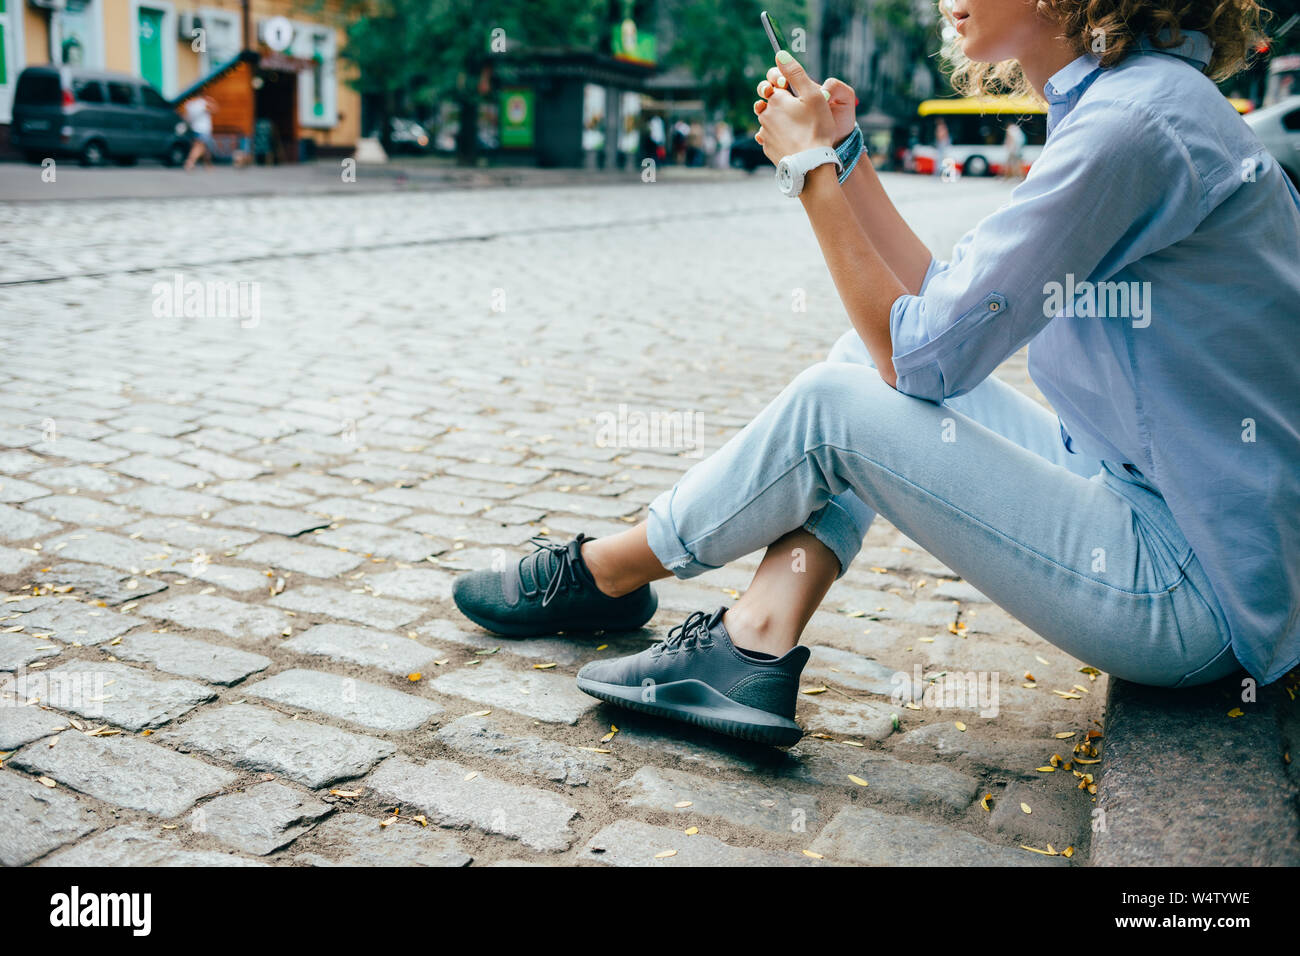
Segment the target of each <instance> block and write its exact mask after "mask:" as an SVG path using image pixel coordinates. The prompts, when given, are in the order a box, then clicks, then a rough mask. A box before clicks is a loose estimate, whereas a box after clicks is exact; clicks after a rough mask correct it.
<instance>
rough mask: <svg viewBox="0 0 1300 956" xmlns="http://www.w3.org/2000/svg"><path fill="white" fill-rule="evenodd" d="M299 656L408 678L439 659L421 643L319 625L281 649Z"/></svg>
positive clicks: (371, 631) (341, 626)
mask: <svg viewBox="0 0 1300 956" xmlns="http://www.w3.org/2000/svg"><path fill="white" fill-rule="evenodd" d="M282 646H283V647H285V648H288V649H289V650H291V651H297V652H298V653H299V654H316V655H320V656H323V657H329V658H332V659H334V660H336V661H346V662H348V663H351V664H360V665H361V666H362V667H373V668H375V669H377V670H381V671H384V672H386V673H389V674H394V675H396V676H398V677H405V676H407V675H409V674H413V673H417V672H422V671H424V670H425V668H426V667H427V666H428V665H429V664H431V663H432V662H433V660H434V658H436V657H437V656H438V654H437V652H436V651H435V650H434V649H433V648H431V647H426V646H425V645H423V644H421V643H420V642H418V641H413V640H411V639H410V638H407V637H399V636H397V635H396V634H389V633H387V632H385V631H376V630H374V629H373V628H366V627H349V626H347V625H345V624H318V625H316V626H315V627H313V628H311V629H309V630H307V631H304V632H303V633H301V634H299V635H298V636H297V637H295V638H293V639H292V640H289V641H285V642H284V644H283V645H282Z"/></svg>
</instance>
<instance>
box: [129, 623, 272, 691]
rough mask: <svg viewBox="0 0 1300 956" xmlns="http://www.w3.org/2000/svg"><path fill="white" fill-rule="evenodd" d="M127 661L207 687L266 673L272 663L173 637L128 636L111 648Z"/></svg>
mask: <svg viewBox="0 0 1300 956" xmlns="http://www.w3.org/2000/svg"><path fill="white" fill-rule="evenodd" d="M113 653H114V654H115V655H116V656H117V657H120V658H121V659H122V660H126V661H143V662H146V663H149V664H152V665H153V666H154V667H156V668H158V669H159V670H161V671H166V672H167V673H169V674H179V675H180V676H181V677H194V678H197V679H199V680H204V681H207V682H208V683H209V684H227V685H229V684H235V683H238V682H239V681H241V680H243V679H244V678H245V677H248V676H249V675H250V674H256V673H257V672H258V671H263V670H266V668H268V667H270V666H271V663H272V662H271V659H270V658H269V657H263V656H262V655H261V654H250V653H249V652H248V651H240V650H236V649H235V648H233V647H223V646H222V645H220V644H209V643H207V642H206V641H196V640H192V639H190V638H188V637H180V636H179V635H176V634H143V633H136V634H129V635H127V636H126V637H124V638H122V642H121V643H120V644H118V645H116V646H115V647H114V648H113Z"/></svg>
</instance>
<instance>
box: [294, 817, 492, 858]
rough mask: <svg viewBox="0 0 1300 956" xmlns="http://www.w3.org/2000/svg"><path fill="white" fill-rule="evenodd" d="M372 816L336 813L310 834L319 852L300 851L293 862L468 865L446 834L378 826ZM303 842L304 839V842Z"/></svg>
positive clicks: (405, 826)
mask: <svg viewBox="0 0 1300 956" xmlns="http://www.w3.org/2000/svg"><path fill="white" fill-rule="evenodd" d="M380 822H381V821H379V820H376V819H375V818H374V817H367V816H363V815H362V814H359V813H340V814H337V815H335V816H333V817H330V818H329V819H328V820H326V821H325V822H324V823H322V824H321V825H320V826H318V827H317V828H316V830H315V831H314V833H313V834H312V836H314V837H315V838H316V840H317V841H318V842H319V843H320V846H321V848H322V850H327V851H328V853H329V855H325V854H323V853H300V854H298V856H296V857H295V862H297V863H307V864H310V865H312V866H468V865H469V863H470V861H471V857H470V856H469V854H467V853H465V852H463V851H462V850H461V849H460V848H459V847H458V846H456V841H455V839H454V838H452V837H451V836H450V835H449V834H446V833H443V832H442V831H441V830H429V829H426V828H424V827H421V826H418V825H417V824H414V823H402V822H398V823H395V824H392V825H390V826H380ZM304 842H307V841H304Z"/></svg>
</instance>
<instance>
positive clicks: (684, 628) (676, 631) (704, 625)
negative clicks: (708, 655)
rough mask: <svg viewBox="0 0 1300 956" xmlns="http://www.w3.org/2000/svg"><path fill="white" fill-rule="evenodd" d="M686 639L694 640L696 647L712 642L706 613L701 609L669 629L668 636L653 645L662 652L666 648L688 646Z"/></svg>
mask: <svg viewBox="0 0 1300 956" xmlns="http://www.w3.org/2000/svg"><path fill="white" fill-rule="evenodd" d="M688 640H694V641H695V645H696V646H697V647H707V646H709V645H710V644H712V643H713V639H712V638H710V637H709V615H708V614H706V613H705V612H703V611H696V612H695V613H693V614H692V615H691V616H690V617H688V618H687V619H686V620H684V621H682V623H680V624H678V625H677V626H676V627H674V628H673V629H672V630H670V631H669V632H668V636H667V637H665V638H664V639H663V640H662V641H660V642H659V643H658V644H655V645H654V647H655V649H656V650H657V651H658V652H659V653H661V654H662V653H663V652H664V651H668V650H677V649H678V648H689V646H690V645H688V644H687V643H686V641H688Z"/></svg>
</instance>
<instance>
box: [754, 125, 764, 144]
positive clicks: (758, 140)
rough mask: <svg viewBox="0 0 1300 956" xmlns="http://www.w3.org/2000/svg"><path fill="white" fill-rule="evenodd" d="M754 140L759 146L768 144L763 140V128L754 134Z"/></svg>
mask: <svg viewBox="0 0 1300 956" xmlns="http://www.w3.org/2000/svg"><path fill="white" fill-rule="evenodd" d="M754 142H756V143H757V144H758V145H759V146H766V145H767V144H766V143H764V142H763V131H762V130H761V129H760V130H759V131H758V132H757V133H755V134H754Z"/></svg>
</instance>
